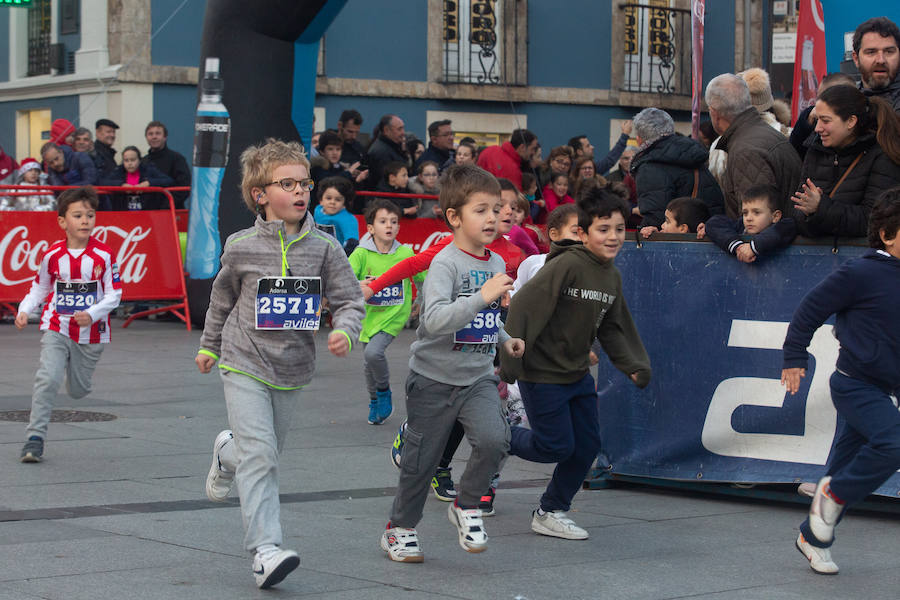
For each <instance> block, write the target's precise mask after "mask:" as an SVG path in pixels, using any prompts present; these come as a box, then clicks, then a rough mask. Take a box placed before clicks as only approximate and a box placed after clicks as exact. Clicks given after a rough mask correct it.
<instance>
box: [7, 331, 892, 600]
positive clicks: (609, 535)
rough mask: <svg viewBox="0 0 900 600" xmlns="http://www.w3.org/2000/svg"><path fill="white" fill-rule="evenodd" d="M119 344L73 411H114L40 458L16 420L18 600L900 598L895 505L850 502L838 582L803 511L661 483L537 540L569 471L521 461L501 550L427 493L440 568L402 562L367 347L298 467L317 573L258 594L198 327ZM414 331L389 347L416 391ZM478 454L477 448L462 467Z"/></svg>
mask: <svg viewBox="0 0 900 600" xmlns="http://www.w3.org/2000/svg"><path fill="white" fill-rule="evenodd" d="M113 328H114V331H113V343H112V344H111V346H110V347H109V348H108V349H107V350H106V352H105V353H104V355H103V358H102V359H101V361H100V366H99V367H98V369H97V372H96V374H95V377H94V392H93V393H92V394H91V395H90V396H88V397H87V398H84V399H82V400H78V401H73V400H71V399H70V398H68V397H67V396H60V398H59V404H58V406H57V408H59V409H75V410H83V411H97V412H102V413H109V414H112V415H115V417H116V418H115V419H114V420H110V421H94V422H66V423H53V424H52V425H51V426H50V432H49V439H48V442H47V447H46V460H45V461H44V462H43V463H41V464H36V465H23V464H20V463H19V462H18V460H17V458H18V453H19V449H20V447H21V444H22V441H23V432H24V424H22V423H16V422H7V421H0V465H2V467H0V481H2V486H0V566H2V569H0V600H31V599H36V598H45V599H54V600H55V599H60V600H62V599H66V600H77V599H91V600H96V599H104V598H129V597H131V598H139V599H141V600H150V599H167V598H179V599H181V598H190V599H195V598H196V599H207V598H208V599H216V600H220V599H223V598H229V599H230V598H304V599H318V598H328V599H335V600H338V599H340V600H350V599H378V598H385V599H404V598H410V599H413V598H415V599H419V598H422V599H438V598H472V599H475V598H477V599H482V598H490V599H497V600H499V599H504V598H507V599H513V598H524V599H528V600H543V599H569V598H610V599H632V598H633V599H648V600H649V599H663V598H686V597H690V598H703V599H726V598H741V599H743V600H755V599H760V600H761V599H766V600H769V599H787V598H808V597H818V598H867V599H876V598H885V599H887V598H892V599H896V598H898V597H900V591H898V587H900V586H898V584H900V575H898V573H900V537H898V535H897V533H898V531H900V528H898V522H897V517H896V516H886V515H873V514H851V516H850V517H849V518H848V519H847V520H846V521H845V522H844V523H843V525H842V526H841V528H840V529H839V537H838V543H837V544H836V546H835V550H834V556H835V560H836V561H837V562H838V564H839V565H840V567H841V574H840V575H838V576H837V577H823V576H818V575H815V574H814V573H812V571H810V570H809V568H808V567H807V565H806V561H805V559H804V558H803V557H802V556H801V555H800V554H799V553H798V552H797V551H796V550H795V549H794V547H793V541H794V538H795V537H796V535H797V529H796V526H797V524H798V523H799V522H800V521H801V520H802V518H803V512H804V509H803V508H802V507H801V506H799V505H780V504H771V503H764V502H759V501H751V500H740V499H729V498H722V497H714V496H702V495H696V494H694V495H689V494H680V493H676V492H672V491H664V490H657V489H652V488H647V487H637V486H633V487H620V488H615V489H607V490H596V491H582V492H581V493H579V495H578V496H577V497H576V499H575V503H574V506H573V513H572V516H573V517H574V518H575V520H576V521H577V522H578V523H579V524H580V525H582V526H584V527H586V528H587V529H588V530H589V531H590V534H591V537H590V539H589V540H587V541H580V542H578V541H566V540H559V539H554V538H546V537H541V536H538V535H535V534H533V533H531V531H530V528H529V523H530V513H531V510H532V508H533V507H534V506H535V503H536V500H537V498H538V496H539V494H540V488H541V487H542V486H543V483H544V482H545V481H546V479H547V477H548V476H549V474H550V472H551V470H550V468H549V467H548V466H546V465H536V464H531V463H526V462H523V461H521V460H518V459H515V458H513V459H511V460H510V461H509V463H508V465H507V467H506V469H505V471H504V473H503V482H502V485H501V489H500V491H499V493H498V499H497V505H496V506H497V516H495V517H492V518H489V519H486V529H487V531H488V533H489V534H490V537H491V542H490V548H489V550H488V551H487V552H485V553H483V554H478V555H472V554H467V553H465V552H463V551H462V550H461V549H460V548H459V546H458V544H457V542H456V534H455V530H454V529H453V528H452V526H451V525H450V523H449V522H448V521H447V517H446V504H444V503H442V502H439V501H437V500H436V499H435V498H433V497H431V498H429V500H428V502H427V505H426V510H425V517H424V519H423V521H422V523H421V524H420V527H419V533H420V537H421V541H422V545H423V548H424V550H425V555H426V561H425V563H424V564H420V565H405V564H396V563H392V562H390V561H389V560H388V559H387V558H386V556H385V555H384V553H383V552H382V551H381V550H380V548H379V545H378V541H379V536H380V535H381V530H382V528H383V527H384V524H385V521H386V515H387V512H388V508H389V506H390V502H391V498H392V488H393V486H394V485H396V481H397V471H396V469H395V468H394V467H393V465H392V464H391V463H390V461H389V460H388V449H389V447H390V444H391V441H392V439H393V436H394V433H395V431H396V427H397V425H399V423H400V422H401V420H402V415H403V413H404V406H403V401H402V394H399V393H398V394H397V395H398V397H399V400H400V401H399V404H400V406H399V407H398V411H397V412H395V414H394V416H392V417H391V418H390V419H389V420H388V422H387V424H385V425H384V426H380V427H373V426H371V425H368V424H366V422H365V418H366V414H367V398H366V393H365V386H364V382H363V377H362V352H361V351H360V350H359V349H356V350H354V352H353V353H352V355H351V357H350V358H348V359H337V358H335V357H332V356H331V355H329V354H328V353H327V351H323V349H324V347H325V344H324V341H325V340H324V336H323V337H322V338H321V340H320V341H321V343H320V346H319V347H320V353H319V365H318V373H317V375H316V377H315V379H314V381H313V383H312V384H311V385H309V386H308V388H307V390H306V393H305V394H304V400H303V403H302V406H301V407H300V408H299V409H298V411H297V413H296V415H295V419H294V427H293V430H292V432H291V436H290V438H289V439H288V441H287V445H286V451H285V454H284V457H283V459H282V464H281V468H280V474H281V492H282V521H283V525H284V530H285V537H286V539H285V543H286V545H287V546H288V547H292V548H295V549H297V550H298V551H299V552H300V554H301V565H300V568H299V569H298V570H297V571H295V572H294V573H292V574H291V575H290V576H289V577H288V578H287V579H286V580H285V581H284V582H283V583H281V584H280V585H279V586H277V587H276V588H273V589H272V590H268V591H260V590H257V589H256V587H255V586H254V584H253V578H252V575H251V573H250V558H249V556H248V555H247V554H246V553H245V552H244V551H243V549H242V543H241V538H242V530H241V520H240V513H239V509H238V506H237V501H236V500H235V501H233V502H230V503H227V504H224V505H219V504H213V503H211V502H208V501H207V500H206V498H205V496H204V492H203V486H204V480H205V479H204V478H205V476H206V472H207V469H208V468H209V461H210V450H211V445H212V440H213V438H214V437H215V435H216V433H217V432H218V431H220V430H221V429H223V428H225V426H226V416H225V406H224V403H223V400H222V386H221V383H220V380H219V378H218V376H217V375H214V374H210V375H201V374H199V373H198V372H197V370H196V368H195V366H194V363H193V357H194V355H195V352H196V348H197V344H198V340H199V333H198V332H193V333H187V332H186V331H185V330H184V328H183V327H179V326H178V325H176V324H174V323H164V322H147V321H144V322H140V321H139V322H136V323H134V324H133V325H132V326H131V327H130V328H129V329H127V330H123V329H122V328H121V321H120V320H116V321H114V322H113ZM411 340H412V333H411V332H409V331H405V332H403V333H402V334H401V336H400V337H399V339H398V340H397V341H395V343H394V344H393V345H392V346H391V347H390V350H389V353H390V360H391V366H392V369H393V370H392V382H393V388H394V390H402V389H403V388H402V384H403V381H404V379H405V376H406V359H407V354H408V347H409V343H410V341H411ZM39 341H40V333H39V332H38V331H37V328H36V326H34V325H32V326H30V327H29V328H28V329H27V330H26V331H24V332H18V331H17V330H15V328H14V327H13V326H12V325H9V324H3V325H0V348H2V352H0V357H2V358H0V412H5V411H15V410H23V409H28V408H29V406H30V394H31V385H32V379H33V376H34V371H35V368H36V360H37V357H38V353H39ZM467 453H468V449H467V446H466V444H463V446H462V447H461V448H460V453H459V456H458V460H457V461H456V463H455V464H454V467H455V471H454V472H455V473H457V474H459V473H460V472H461V471H462V470H463V468H464V461H465V458H466V455H467Z"/></svg>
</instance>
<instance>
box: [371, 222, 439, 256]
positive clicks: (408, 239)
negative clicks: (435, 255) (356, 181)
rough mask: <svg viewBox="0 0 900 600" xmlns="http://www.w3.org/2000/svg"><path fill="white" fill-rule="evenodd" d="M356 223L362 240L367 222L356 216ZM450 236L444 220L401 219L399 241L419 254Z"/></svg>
mask: <svg viewBox="0 0 900 600" xmlns="http://www.w3.org/2000/svg"><path fill="white" fill-rule="evenodd" d="M356 221H357V222H358V223H359V239H362V238H363V237H364V236H365V235H366V220H365V219H364V218H363V217H361V216H359V215H356ZM448 235H450V229H448V228H447V224H446V223H444V220H443V219H401V220H400V231H399V232H398V233H397V241H398V242H400V243H401V244H406V245H408V246H409V247H410V248H412V249H413V252H415V253H416V254H418V253H419V252H422V251H424V250H426V249H427V248H428V247H429V246H431V245H432V244H436V243H437V242H439V241H440V240H441V238H444V237H446V236H448Z"/></svg>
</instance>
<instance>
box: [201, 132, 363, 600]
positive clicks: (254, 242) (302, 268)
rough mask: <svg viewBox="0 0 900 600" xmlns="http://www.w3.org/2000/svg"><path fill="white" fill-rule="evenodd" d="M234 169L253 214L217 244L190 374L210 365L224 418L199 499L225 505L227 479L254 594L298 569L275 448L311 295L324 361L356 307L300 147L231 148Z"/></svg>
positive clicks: (288, 411) (308, 325) (289, 403)
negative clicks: (284, 526) (324, 332)
mask: <svg viewBox="0 0 900 600" xmlns="http://www.w3.org/2000/svg"><path fill="white" fill-rule="evenodd" d="M241 170H242V174H243V176H242V181H241V191H242V193H243V197H244V202H245V203H246V204H247V207H248V208H250V209H251V210H253V211H255V212H257V213H258V216H257V218H256V223H255V224H254V225H253V227H251V228H249V229H245V230H243V231H238V232H237V233H234V234H232V235H231V236H230V237H229V238H228V240H227V241H226V242H225V250H224V252H223V254H222V270H221V271H219V274H218V275H217V276H216V279H215V282H214V283H213V289H212V294H211V295H210V299H209V310H208V311H207V313H206V327H205V329H204V330H203V336H202V337H201V339H200V351H199V352H198V353H197V357H196V359H195V361H196V363H197V367H198V368H199V369H200V372H201V373H209V371H210V370H211V369H212V367H213V365H214V364H215V363H216V361H218V362H219V372H220V375H221V377H222V381H223V383H224V387H225V405H226V408H227V410H228V422H229V423H230V425H231V429H226V430H225V431H222V432H220V433H219V435H218V436H216V439H215V442H214V444H213V458H212V465H211V466H210V469H209V474H208V475H207V478H206V495H207V497H208V498H209V499H210V500H212V501H214V502H224V501H225V499H226V498H227V497H228V493H229V491H230V490H231V486H232V483H234V482H235V481H236V482H237V486H238V496H239V497H240V501H241V516H242V517H243V523H244V545H245V547H246V548H247V550H249V551H250V552H253V553H254V559H253V574H254V575H255V577H256V584H257V586H259V587H260V588H263V589H265V588H269V587H271V586H273V585H275V584H276V583H278V582H280V581H281V580H282V579H284V578H285V576H286V575H287V574H288V573H290V572H291V571H293V570H294V569H295V568H297V566H298V565H299V564H300V557H299V556H298V555H297V553H296V552H294V551H293V550H285V549H283V548H282V547H281V544H282V531H281V523H280V518H279V508H280V507H279V503H278V454H279V453H280V452H281V450H282V448H283V447H284V442H285V437H286V435H287V432H288V430H289V429H290V424H291V416H292V414H293V412H294V408H295V407H296V405H297V404H298V402H299V396H300V389H301V388H302V387H303V386H305V385H306V384H307V383H309V381H310V379H311V378H312V374H313V369H314V359H315V353H316V348H315V336H316V330H318V328H319V321H320V317H321V308H322V292H323V291H324V290H325V289H326V288H327V290H328V301H329V305H330V309H331V314H332V323H333V326H334V330H333V331H332V332H331V334H330V335H329V336H328V350H329V351H331V353H332V354H334V355H335V356H346V355H347V354H348V353H349V352H350V348H351V343H352V341H353V340H356V339H357V338H358V337H359V332H360V328H361V325H360V323H361V321H362V318H363V317H364V315H365V312H364V309H363V301H362V294H361V292H360V288H359V283H358V282H357V280H356V276H355V275H354V274H353V269H352V268H351V267H350V263H349V262H348V261H347V256H346V254H344V251H343V249H342V248H341V246H340V244H338V242H337V240H335V239H334V238H332V237H331V236H328V235H326V234H324V233H321V232H319V231H318V230H317V229H316V225H315V223H314V222H313V219H312V218H311V217H309V214H308V211H307V208H308V206H309V192H310V191H312V189H313V181H312V179H310V178H309V162H308V161H307V160H306V156H305V155H304V153H303V148H302V147H301V146H300V145H299V144H298V143H296V142H289V143H285V142H281V141H277V140H272V139H270V140H267V142H266V144H264V145H262V146H252V147H250V148H248V149H247V150H245V151H244V152H243V154H241Z"/></svg>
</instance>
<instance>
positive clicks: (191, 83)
mask: <svg viewBox="0 0 900 600" xmlns="http://www.w3.org/2000/svg"><path fill="white" fill-rule="evenodd" d="M706 4H707V15H706V25H705V47H706V52H705V55H704V80H706V81H708V80H709V79H710V78H711V77H713V76H715V75H717V74H719V73H722V72H726V71H735V70H739V69H741V68H743V67H744V65H745V62H746V61H747V60H749V61H750V63H754V62H755V61H762V60H763V58H764V57H763V51H762V48H763V45H764V44H763V43H762V37H763V36H762V33H761V32H762V31H763V30H764V27H763V21H764V20H765V18H766V15H768V11H766V10H763V9H762V7H761V6H760V5H761V4H763V3H762V2H760V1H755V2H753V3H752V5H753V10H752V11H751V20H752V21H753V22H752V25H753V26H752V27H751V28H750V31H751V37H750V38H749V39H750V45H751V47H752V51H751V52H750V53H749V56H748V55H745V53H744V41H743V40H744V38H743V37H742V32H743V31H744V30H743V25H742V24H743V19H744V18H745V14H746V13H745V11H744V6H745V0H733V1H731V2H729V1H724V2H718V1H717V2H709V1H707V3H706ZM689 6H690V2H689V0H645V1H643V2H641V3H636V2H635V3H632V2H627V3H626V2H619V1H612V0H567V1H566V2H563V3H559V2H550V1H549V0H348V1H347V3H346V5H345V6H344V7H343V9H342V10H341V12H340V13H339V14H338V16H337V18H336V19H335V20H334V22H333V23H332V25H331V27H330V28H329V29H328V31H327V33H326V35H325V37H324V38H323V40H322V42H321V45H320V57H319V67H318V76H317V81H316V103H315V106H316V108H315V116H316V124H315V129H316V130H317V131H318V130H322V129H325V128H326V127H335V126H336V124H337V119H338V117H339V115H340V113H341V111H342V110H344V109H347V108H354V109H356V110H358V111H360V113H362V115H363V117H364V124H363V127H362V129H363V132H366V133H368V132H370V131H371V130H372V128H373V127H374V125H375V124H376V123H377V121H378V119H379V118H380V117H381V115H383V114H386V113H394V114H398V115H400V116H401V117H402V118H403V119H404V120H405V122H406V129H407V132H409V133H412V134H414V135H416V136H417V137H419V138H420V139H423V140H426V142H427V134H426V127H427V124H428V123H429V122H431V121H433V120H436V119H441V118H450V119H452V120H453V127H454V130H455V131H456V132H458V134H471V135H473V136H475V137H477V138H479V139H480V140H482V141H483V142H485V143H491V142H496V141H499V140H502V139H504V138H505V136H508V134H509V132H511V131H512V129H515V128H517V127H527V128H529V129H531V130H532V131H534V132H535V133H536V134H537V135H538V137H539V139H540V141H541V144H542V146H543V148H544V152H545V155H546V153H547V151H549V149H550V148H551V147H553V146H556V145H560V144H564V143H565V142H566V140H568V138H569V137H571V136H573V135H576V134H585V135H587V136H589V137H590V139H591V140H592V142H593V143H594V144H595V146H597V148H598V150H597V152H598V153H602V152H603V149H604V148H605V147H606V146H607V144H608V143H610V142H611V141H613V140H615V138H616V137H618V133H619V124H620V123H621V121H622V120H625V119H628V118H631V117H632V116H633V115H634V114H635V113H636V112H637V111H638V110H640V109H641V108H643V107H646V106H658V107H661V108H665V109H667V110H670V111H672V112H673V114H674V115H675V117H676V121H679V122H680V123H681V124H682V126H683V124H684V123H686V122H687V121H689V119H690V116H689V109H690V81H691V79H690V77H691V75H690V57H691V35H690V11H689ZM204 10H205V2H204V1H203V0H116V1H112V0H31V4H30V5H29V6H28V7H27V8H22V7H15V8H13V7H2V8H0V32H8V33H9V35H8V36H7V40H8V41H6V42H3V41H0V145H2V146H3V147H4V148H5V149H6V150H7V152H8V153H9V154H13V155H15V156H17V157H20V158H21V157H24V156H29V155H32V156H33V155H35V154H36V153H37V151H38V150H39V148H40V145H41V144H42V143H43V141H46V139H47V138H48V136H49V128H50V123H51V122H52V121H53V120H54V119H57V118H65V119H68V120H70V121H72V122H73V123H74V124H75V125H76V126H78V125H83V126H86V127H88V128H89V129H93V123H94V121H95V120H96V119H98V118H101V117H108V118H111V119H113V120H114V121H116V122H117V123H119V125H120V126H121V129H120V131H119V133H118V140H117V143H116V147H117V148H118V149H121V148H123V147H125V146H126V145H130V144H134V145H136V146H138V147H139V148H141V149H142V150H145V149H146V144H145V142H144V137H143V130H144V126H145V125H146V124H147V122H149V121H151V120H154V119H156V120H161V121H163V122H164V123H166V124H167V126H168V128H169V146H170V147H171V148H173V149H175V150H177V151H179V152H181V153H182V154H185V155H186V156H189V155H190V152H191V145H192V140H191V133H192V121H193V115H194V109H195V106H196V101H197V96H196V83H197V80H198V68H197V65H198V64H199V62H200V37H201V34H202V25H203V14H204ZM260 60H265V57H260ZM756 64H760V63H759V62H756ZM747 66H751V64H748V65H747ZM223 77H224V78H225V81H226V86H229V87H232V86H240V82H239V81H232V80H230V79H229V78H228V74H227V72H224V73H223ZM232 89H234V88H233V87H232ZM248 93H265V90H250V91H248Z"/></svg>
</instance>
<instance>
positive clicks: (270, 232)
mask: <svg viewBox="0 0 900 600" xmlns="http://www.w3.org/2000/svg"><path fill="white" fill-rule="evenodd" d="M279 232H280V233H281V236H282V237H283V238H284V243H283V245H284V247H285V248H286V253H285V255H286V259H287V264H288V265H289V268H290V273H289V275H292V276H294V277H321V278H322V296H324V297H327V298H328V304H329V308H330V310H331V314H332V325H333V327H334V330H335V331H343V332H345V333H346V334H347V337H348V338H349V339H350V340H351V343H355V342H356V341H357V340H358V339H359V332H360V328H361V321H362V319H363V317H364V316H365V310H364V307H363V297H362V292H361V291H360V288H359V282H358V281H357V280H356V276H355V275H354V274H353V269H352V268H351V267H350V263H349V262H348V261H347V255H346V254H345V253H344V250H343V248H341V245H340V244H339V243H338V241H337V240H336V239H334V238H333V237H331V236H330V235H328V234H327V233H323V232H321V231H319V230H317V229H316V226H315V223H314V222H313V219H312V216H307V218H306V220H305V221H304V223H303V226H302V227H301V228H300V237H299V238H296V239H295V240H294V241H291V240H288V239H287V236H286V235H285V233H284V223H283V222H282V221H266V220H264V219H263V218H262V217H261V216H257V218H256V223H254V225H253V227H251V228H249V229H244V230H242V231H238V232H237V233H234V234H232V235H231V236H229V237H228V240H227V241H226V242H225V252H224V253H223V254H222V269H221V270H220V271H219V274H218V275H216V279H215V282H214V283H213V289H212V294H211V295H210V298H209V310H207V312H206V326H205V328H204V330H203V336H202V337H201V338H200V350H201V352H203V351H205V353H208V354H212V355H214V356H215V357H217V358H218V359H219V368H222V369H227V370H231V371H237V372H239V373H244V374H246V375H249V376H251V377H254V378H256V379H258V380H260V381H262V382H264V383H266V384H268V385H270V386H273V387H278V388H297V387H300V386H303V385H306V384H307V383H309V381H310V379H312V375H313V371H314V370H315V357H316V343H315V333H316V332H315V331H293V330H257V329H256V291H257V281H258V280H259V279H260V278H261V277H279V276H282V275H284V274H285V273H282V250H281V249H282V241H281V238H279Z"/></svg>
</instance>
